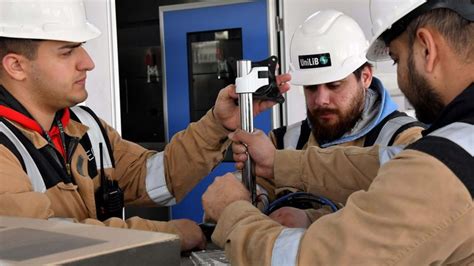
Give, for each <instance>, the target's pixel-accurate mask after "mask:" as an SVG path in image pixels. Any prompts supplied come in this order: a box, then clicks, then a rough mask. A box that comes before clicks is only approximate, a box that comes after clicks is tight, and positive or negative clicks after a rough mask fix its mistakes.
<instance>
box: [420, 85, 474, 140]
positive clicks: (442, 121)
mask: <svg viewBox="0 0 474 266" xmlns="http://www.w3.org/2000/svg"><path fill="white" fill-rule="evenodd" d="M473 119H474V83H471V85H469V86H468V87H467V88H466V89H464V91H463V92H461V93H460V94H459V95H458V96H457V97H456V98H454V100H452V101H451V102H450V103H449V104H448V105H447V106H446V107H445V108H444V109H443V111H442V112H441V113H440V115H439V116H438V118H437V119H436V120H435V122H434V123H433V124H432V125H431V126H430V127H429V128H428V129H426V130H424V131H423V132H422V134H423V136H425V135H427V134H429V133H431V132H433V131H435V130H436V129H439V128H442V127H444V126H446V125H449V124H451V123H454V122H461V121H465V120H470V121H472V120H473Z"/></svg>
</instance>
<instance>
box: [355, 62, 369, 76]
mask: <svg viewBox="0 0 474 266" xmlns="http://www.w3.org/2000/svg"><path fill="white" fill-rule="evenodd" d="M366 67H369V68H372V67H373V66H372V64H371V63H369V62H365V63H364V64H363V65H361V66H360V67H359V68H358V69H356V70H354V72H352V73H354V75H355V77H356V79H357V80H360V77H361V76H362V70H364V68H366Z"/></svg>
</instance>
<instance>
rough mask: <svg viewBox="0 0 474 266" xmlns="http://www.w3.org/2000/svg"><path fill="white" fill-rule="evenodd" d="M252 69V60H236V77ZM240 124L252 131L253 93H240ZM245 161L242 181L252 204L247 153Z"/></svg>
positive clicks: (253, 186)
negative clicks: (248, 192)
mask: <svg viewBox="0 0 474 266" xmlns="http://www.w3.org/2000/svg"><path fill="white" fill-rule="evenodd" d="M251 70H252V62H251V61H249V60H239V61H237V77H243V76H246V75H247V74H248V73H250V71H251ZM239 106H240V125H241V128H242V130H244V131H246V132H250V133H251V132H253V94H252V93H251V92H249V93H240V94H239ZM247 155H248V157H247V161H245V165H244V169H243V170H242V183H243V184H244V186H245V187H246V188H247V189H248V190H249V191H250V196H251V199H252V204H254V205H255V204H256V203H257V192H256V190H257V189H256V186H257V185H256V180H255V176H254V175H253V169H252V168H253V164H252V159H251V158H250V155H249V154H247Z"/></svg>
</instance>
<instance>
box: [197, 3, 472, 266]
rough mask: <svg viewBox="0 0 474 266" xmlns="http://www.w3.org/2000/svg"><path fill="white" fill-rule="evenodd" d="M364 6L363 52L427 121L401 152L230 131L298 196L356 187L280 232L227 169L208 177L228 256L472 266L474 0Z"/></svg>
mask: <svg viewBox="0 0 474 266" xmlns="http://www.w3.org/2000/svg"><path fill="white" fill-rule="evenodd" d="M370 7H371V19H372V21H373V30H374V31H373V32H374V33H375V37H374V39H373V41H372V42H371V45H370V48H369V50H368V54H367V57H368V59H371V60H380V59H383V58H389V57H391V58H392V59H393V60H394V62H395V63H396V64H397V75H398V83H399V87H400V89H401V90H402V92H403V93H405V95H406V97H407V99H408V100H409V101H410V102H411V104H412V105H413V106H414V108H415V111H416V114H417V117H418V118H419V119H420V121H422V122H426V123H429V124H431V125H430V127H429V128H428V129H427V130H425V131H423V137H422V138H421V139H419V140H418V141H416V142H414V143H412V144H410V145H408V146H406V147H403V146H392V147H381V146H374V147H372V148H358V147H334V148H329V149H320V148H317V147H309V148H308V149H307V150H306V151H288V150H277V151H270V152H268V150H267V148H266V147H261V146H254V145H253V144H254V143H252V138H251V137H249V136H248V135H244V134H240V133H236V134H235V135H240V136H239V137H236V136H234V138H235V139H237V140H239V141H242V142H244V143H246V145H247V152H248V153H249V154H250V155H251V156H252V158H253V160H254V162H255V164H256V167H255V169H256V173H257V175H259V176H263V177H268V178H271V177H273V178H274V179H273V180H274V182H275V183H276V184H279V185H290V184H293V185H294V186H296V187H298V188H300V189H303V190H306V191H311V190H317V189H320V190H325V191H326V192H327V194H329V193H345V192H346V191H348V190H349V191H352V193H351V195H350V196H349V198H348V200H347V204H346V205H345V207H344V208H343V209H341V210H339V211H337V212H336V213H333V214H329V215H326V216H324V217H322V218H321V219H318V220H317V221H316V222H314V223H313V224H312V225H311V226H310V227H309V228H308V229H307V230H305V229H301V228H285V227H283V226H281V225H279V224H277V223H275V222H274V221H273V220H271V219H269V218H268V217H267V216H265V215H262V214H261V213H260V211H259V210H258V209H256V208H255V207H253V206H252V204H250V202H249V196H248V192H247V191H246V190H245V188H244V187H243V186H242V185H241V184H240V183H239V182H238V181H235V178H234V177H233V176H232V175H226V176H223V177H218V178H216V181H215V182H214V183H213V184H212V185H211V186H209V188H208V190H207V191H206V193H205V194H204V195H203V206H204V210H205V211H206V214H207V215H208V216H209V217H211V218H213V219H215V220H216V221H217V227H216V230H215V231H214V234H213V236H212V237H213V240H214V242H216V243H217V244H218V245H219V246H222V247H225V249H226V253H227V254H228V256H229V257H230V260H231V261H232V262H233V263H235V264H242V265H247V264H254V265H269V264H278V265H294V264H300V265H385V264H390V265H395V264H400V265H471V264H472V263H474V256H473V247H474V230H472V228H473V221H474V204H473V195H474V179H473V177H474V174H473V173H474V104H473V102H474V42H473V41H472V36H474V24H473V21H474V3H473V2H472V1H471V0H457V1H446V0H372V1H371V4H370ZM269 146H271V145H269ZM234 147H235V145H234V146H233V148H234ZM234 152H235V150H234ZM234 158H236V159H238V160H239V161H241V160H242V159H245V158H246V156H245V154H236V155H235V156H234ZM374 164H379V165H380V168H379V167H373V165H374ZM349 167H351V168H352V171H347V169H348V168H349ZM221 195H225V196H224V197H223V196H221ZM214 202H220V204H212V203H214Z"/></svg>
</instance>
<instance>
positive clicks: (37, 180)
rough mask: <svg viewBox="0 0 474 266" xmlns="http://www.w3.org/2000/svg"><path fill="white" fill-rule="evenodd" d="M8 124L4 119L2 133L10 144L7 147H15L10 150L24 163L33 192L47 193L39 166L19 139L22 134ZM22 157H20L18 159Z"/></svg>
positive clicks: (0, 128) (0, 123)
mask: <svg viewBox="0 0 474 266" xmlns="http://www.w3.org/2000/svg"><path fill="white" fill-rule="evenodd" d="M7 123H8V122H6V121H5V120H4V119H1V120H0V132H1V134H3V136H5V137H6V138H3V139H4V140H5V141H7V139H8V142H9V144H6V143H5V144H6V145H5V146H6V147H7V148H9V147H10V148H11V147H12V145H13V146H14V148H15V149H13V150H12V149H10V150H12V152H13V153H14V154H15V156H16V157H17V158H18V160H19V161H20V162H21V163H22V166H23V167H24V169H25V171H26V173H27V175H28V177H29V178H30V182H31V184H32V186H33V190H34V191H36V192H45V191H46V185H45V183H44V181H43V177H42V175H41V173H40V170H39V169H38V166H37V165H36V163H35V161H34V160H33V157H31V155H30V153H29V152H28V150H27V149H26V147H25V145H24V144H23V143H22V142H21V141H20V140H19V139H18V137H17V136H16V134H22V133H21V132H19V131H18V129H17V131H18V132H16V133H14V132H13V131H15V129H14V126H10V127H9V126H7ZM18 155H20V157H18Z"/></svg>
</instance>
